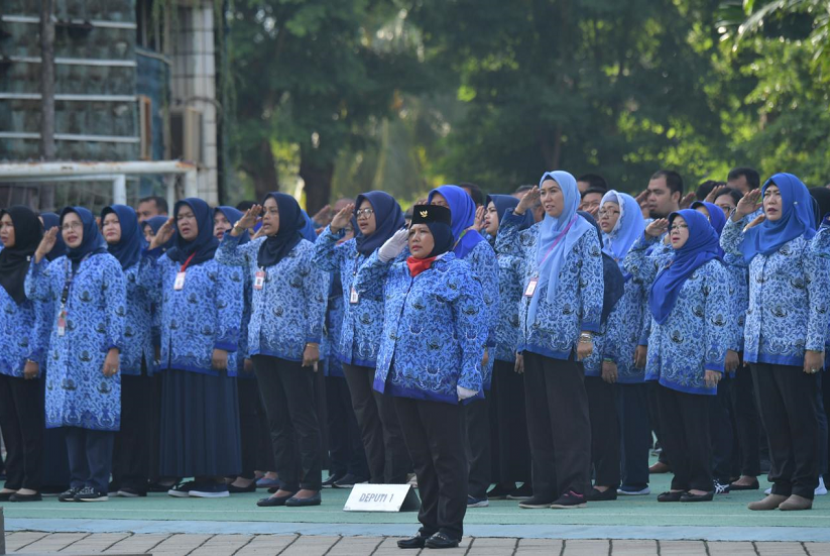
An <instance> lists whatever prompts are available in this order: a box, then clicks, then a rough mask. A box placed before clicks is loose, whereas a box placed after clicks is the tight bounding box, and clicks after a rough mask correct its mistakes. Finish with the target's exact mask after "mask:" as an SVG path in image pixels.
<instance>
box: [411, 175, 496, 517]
mask: <svg viewBox="0 0 830 556" xmlns="http://www.w3.org/2000/svg"><path fill="white" fill-rule="evenodd" d="M427 202H428V203H429V204H431V205H438V206H443V207H447V208H448V209H450V213H451V214H452V233H453V240H454V244H453V253H455V256H456V257H458V258H459V259H464V260H465V261H467V262H468V263H470V266H471V267H472V269H473V277H474V278H475V279H476V280H478V281H479V284H481V292H482V297H481V298H482V300H483V301H484V311H485V315H486V318H487V326H488V335H487V348H486V351H485V355H484V360H483V361H482V374H483V378H484V391H485V397H484V398H483V399H481V400H476V401H475V402H474V403H471V404H469V405H468V406H466V407H465V408H464V409H465V418H466V428H467V457H468V459H469V460H470V476H469V481H470V484H469V486H468V496H469V498H468V504H469V507H471V508H481V507H486V506H487V505H489V502H488V500H487V489H488V488H490V483H491V447H490V409H489V406H490V402H489V398H488V396H487V394H486V392H489V391H490V379H491V377H492V375H493V363H494V362H495V359H496V358H495V357H494V355H495V354H494V353H491V352H493V351H495V347H496V329H497V327H498V318H499V266H498V262H497V261H496V252H495V251H494V250H493V248H492V247H491V246H490V243H488V242H487V241H485V239H484V237H483V236H482V235H481V234H480V233H479V232H478V231H477V230H475V229H474V228H473V224H474V223H475V215H476V204H475V202H474V201H473V199H472V197H470V196H469V195H468V194H467V192H466V191H464V190H463V189H461V188H460V187H458V186H455V185H442V186H441V187H438V188H437V189H433V190H432V191H430V193H429V197H428V199H427Z"/></svg>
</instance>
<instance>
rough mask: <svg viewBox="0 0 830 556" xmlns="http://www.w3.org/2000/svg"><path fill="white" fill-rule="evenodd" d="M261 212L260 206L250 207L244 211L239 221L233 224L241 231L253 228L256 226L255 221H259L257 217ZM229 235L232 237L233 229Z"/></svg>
mask: <svg viewBox="0 0 830 556" xmlns="http://www.w3.org/2000/svg"><path fill="white" fill-rule="evenodd" d="M262 210H263V209H262V205H254V206H252V207H251V208H249V209H248V210H246V211H245V214H243V215H242V218H240V219H239V221H237V222H234V226H238V227H239V228H242V229H243V230H247V229H249V228H253V227H254V226H256V223H257V221H259V216H260V215H261V214H262ZM231 235H233V228H231ZM236 235H238V234H236Z"/></svg>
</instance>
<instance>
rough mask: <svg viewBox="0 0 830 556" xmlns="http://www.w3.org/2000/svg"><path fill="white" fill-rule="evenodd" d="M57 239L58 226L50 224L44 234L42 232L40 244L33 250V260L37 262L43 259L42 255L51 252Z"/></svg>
mask: <svg viewBox="0 0 830 556" xmlns="http://www.w3.org/2000/svg"><path fill="white" fill-rule="evenodd" d="M57 241H58V227H57V226H52V227H51V228H50V229H49V230H47V231H46V233H45V234H43V238H42V239H41V240H40V245H38V246H37V250H36V251H35V262H36V263H39V262H40V261H42V260H43V257H45V256H46V255H48V254H49V253H51V252H52V249H53V248H54V247H55V243H56V242H57Z"/></svg>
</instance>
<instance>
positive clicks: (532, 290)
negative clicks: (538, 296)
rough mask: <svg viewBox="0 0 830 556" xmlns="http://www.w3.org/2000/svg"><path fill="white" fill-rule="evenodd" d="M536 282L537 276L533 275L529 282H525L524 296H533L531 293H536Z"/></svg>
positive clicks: (537, 281)
mask: <svg viewBox="0 0 830 556" xmlns="http://www.w3.org/2000/svg"><path fill="white" fill-rule="evenodd" d="M538 283H539V278H538V277H536V276H534V277H533V278H531V279H530V282H528V283H527V288H525V297H533V294H534V293H536V284H538Z"/></svg>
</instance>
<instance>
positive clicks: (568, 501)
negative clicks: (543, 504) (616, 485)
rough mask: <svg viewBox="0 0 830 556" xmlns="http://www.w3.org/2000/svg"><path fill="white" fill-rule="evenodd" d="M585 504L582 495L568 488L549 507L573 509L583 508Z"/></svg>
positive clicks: (553, 508)
mask: <svg viewBox="0 0 830 556" xmlns="http://www.w3.org/2000/svg"><path fill="white" fill-rule="evenodd" d="M609 490H612V489H609ZM613 490H614V494H615V495H616V494H617V492H616V489H613ZM585 505H586V504H585V496H584V495H582V494H579V493H577V492H574V491H572V490H569V491H568V492H567V493H566V494H563V495H562V496H560V497H559V498H558V499H557V500H556V501H555V502H554V503H553V504H551V505H550V508H551V509H552V510H573V509H576V508H584V507H585Z"/></svg>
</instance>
